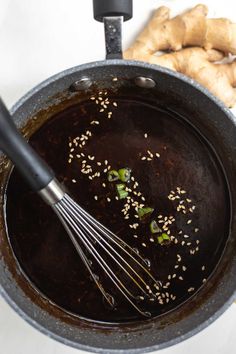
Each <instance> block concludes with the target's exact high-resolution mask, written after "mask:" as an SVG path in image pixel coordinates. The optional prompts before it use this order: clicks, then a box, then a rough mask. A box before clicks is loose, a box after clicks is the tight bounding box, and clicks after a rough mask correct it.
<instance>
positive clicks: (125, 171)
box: [118, 167, 131, 182]
mask: <svg viewBox="0 0 236 354" xmlns="http://www.w3.org/2000/svg"><path fill="white" fill-rule="evenodd" d="M118 174H119V178H120V180H121V181H122V182H129V180H130V176H131V169H130V168H128V167H127V168H121V169H119V170H118Z"/></svg>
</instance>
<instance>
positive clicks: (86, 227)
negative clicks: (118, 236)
mask: <svg viewBox="0 0 236 354" xmlns="http://www.w3.org/2000/svg"><path fill="white" fill-rule="evenodd" d="M65 204H68V203H67V202H66V201H65ZM73 209H74V212H75V215H76V217H77V218H78V219H79V220H80V221H81V222H83V224H82V227H83V229H84V230H85V231H86V232H88V233H92V237H93V238H94V239H95V240H96V242H97V243H98V244H99V245H100V246H101V247H102V248H103V249H104V250H105V252H107V253H108V255H109V256H110V257H111V258H112V259H113V260H114V262H116V264H118V265H119V266H120V267H121V268H122V269H123V271H124V272H125V273H126V274H127V275H128V277H130V278H131V279H132V281H133V282H134V283H135V284H136V285H137V287H138V288H139V289H140V290H141V291H142V292H143V293H144V294H145V295H146V296H149V294H150V290H149V294H148V293H147V289H150V287H149V286H148V284H147V283H146V282H145V281H144V280H143V278H142V277H141V276H140V275H139V274H138V273H137V272H136V271H135V269H134V268H132V267H131V265H130V264H129V263H128V262H127V261H126V260H125V259H124V258H123V257H122V256H121V255H120V254H119V253H118V252H117V251H116V250H115V249H114V247H112V246H111V244H110V243H109V242H108V241H107V240H105V239H104V238H102V237H101V235H100V234H99V233H98V232H97V231H96V229H94V228H93V227H92V226H91V225H90V224H89V223H88V222H87V221H86V220H85V218H84V217H81V215H80V213H79V212H78V211H77V210H75V208H73ZM84 224H85V225H84ZM97 227H98V229H99V231H100V232H102V234H104V232H103V231H102V230H101V228H100V225H98V226H97ZM103 242H104V244H105V245H106V246H107V247H108V248H109V249H110V250H111V251H112V252H114V254H115V256H117V257H118V259H119V260H120V261H121V262H123V263H124V265H126V266H127V267H128V268H129V270H130V271H131V272H132V273H133V274H134V275H135V276H136V277H137V278H138V280H140V281H141V283H142V284H143V285H144V286H145V289H143V287H142V286H141V285H140V284H139V283H138V281H137V280H136V279H135V278H134V277H133V276H132V275H131V274H130V273H129V271H128V270H127V269H126V268H125V267H123V265H122V264H121V263H119V260H118V259H117V258H115V256H114V255H112V254H111V253H110V252H109V251H108V249H107V247H106V246H105V245H104V244H103ZM117 245H118V246H119V247H121V246H120V245H119V244H117ZM122 250H123V249H122ZM126 253H127V252H126ZM128 255H129V254H128ZM129 256H130V255H129ZM140 265H141V264H140ZM152 295H153V294H152Z"/></svg>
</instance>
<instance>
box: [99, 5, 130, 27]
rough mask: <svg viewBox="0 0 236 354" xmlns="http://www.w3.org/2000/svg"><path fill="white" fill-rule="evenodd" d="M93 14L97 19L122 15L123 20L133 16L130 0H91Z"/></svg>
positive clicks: (101, 20)
mask: <svg viewBox="0 0 236 354" xmlns="http://www.w3.org/2000/svg"><path fill="white" fill-rule="evenodd" d="M93 14H94V18H95V20H97V21H100V22H103V19H104V18H105V17H119V16H121V17H123V18H124V21H127V20H129V19H130V18H131V17H132V16H133V1H132V0H93Z"/></svg>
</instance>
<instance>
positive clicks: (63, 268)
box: [5, 92, 230, 323]
mask: <svg viewBox="0 0 236 354" xmlns="http://www.w3.org/2000/svg"><path fill="white" fill-rule="evenodd" d="M99 97H101V99H100V98H99ZM107 97H108V96H106V93H105V92H101V93H100V95H98V96H97V97H95V99H94V97H92V99H89V100H86V101H84V102H82V103H80V104H75V105H73V106H71V107H69V108H66V109H65V110H64V111H62V112H60V113H57V114H55V115H54V116H53V117H51V118H50V119H49V120H48V121H47V122H46V123H45V124H44V125H43V126H42V127H41V128H40V129H38V130H37V131H36V132H35V133H34V134H33V135H32V136H31V138H30V143H31V144H32V145H33V147H34V148H35V149H36V150H37V151H38V152H39V153H40V155H41V156H42V157H43V158H44V159H45V160H46V161H47V162H48V164H49V165H50V166H51V167H52V168H53V169H54V171H55V173H56V176H57V177H58V179H59V180H60V181H61V182H63V183H64V184H65V186H66V187H67V188H68V190H69V191H70V193H71V194H72V195H73V196H74V198H75V199H76V200H77V201H78V203H79V204H80V205H81V206H82V207H84V208H85V209H86V210H87V211H89V212H90V213H91V214H92V215H93V216H95V217H96V218H97V219H98V220H99V221H101V222H102V223H104V225H106V226H107V227H108V228H110V229H111V230H112V231H114V232H115V233H116V234H117V235H118V236H119V237H121V238H123V239H124V240H125V241H126V242H127V243H128V244H130V245H131V246H132V247H135V248H136V249H138V251H139V252H140V254H141V255H142V256H143V257H144V258H146V259H148V260H149V261H150V263H151V270H152V273H153V275H154V276H155V277H156V278H157V279H158V280H160V281H161V282H162V287H161V289H160V290H159V291H158V293H159V294H158V295H157V297H158V301H157V302H156V301H155V302H154V303H151V302H148V303H145V309H147V310H149V311H150V312H151V313H152V315H153V316H159V315H162V314H164V313H166V312H169V311H172V310H174V309H175V308H176V307H178V306H180V305H181V304H183V303H184V302H185V301H187V300H188V299H189V298H190V297H191V296H192V295H193V294H194V293H195V292H196V291H198V290H199V289H200V288H201V287H202V286H204V283H205V282H206V281H207V279H208V278H209V277H210V275H211V274H212V272H213V271H214V269H215V267H216V265H217V263H218V262H219V260H220V257H221V255H222V253H223V250H224V247H225V244H226V241H227V238H228V231H229V217H230V201H229V192H228V187H227V181H226V178H225V175H224V172H223V169H222V166H221V163H220V161H219V159H218V158H217V156H216V153H215V152H214V151H213V149H212V148H211V147H210V145H209V144H208V143H207V141H206V140H205V138H204V137H202V136H201V135H200V133H199V132H198V131H196V130H195V129H194V128H193V126H191V125H190V124H189V123H188V122H187V120H186V119H185V118H183V117H180V116H179V115H178V114H176V113H175V112H171V111H169V110H167V109H163V108H161V107H157V106H155V105H153V104H151V103H150V102H148V101H147V102H145V101H144V100H138V99H134V98H132V97H129V96H120V95H119V96H117V97H116V96H111V97H110V96H109V99H108V101H105V100H106V98H107ZM102 102H106V104H105V107H104V103H103V104H102ZM109 112H111V113H112V114H111V113H109ZM82 135H84V136H86V138H83V139H82V140H76V138H77V137H80V138H81V137H82ZM83 142H85V143H84V144H83ZM79 145H80V146H79ZM72 149H74V150H72ZM81 153H82V154H81ZM89 156H90V158H89ZM93 157H94V158H93ZM83 161H86V163H83ZM106 161H107V162H106ZM87 165H90V166H91V168H92V170H93V172H92V173H88V174H87V173H83V172H82V169H83V167H82V166H87ZM108 166H111V169H115V170H118V169H120V168H124V167H129V168H130V169H131V170H132V173H131V175H132V177H133V178H134V181H131V182H130V184H129V185H128V184H127V187H128V188H130V189H131V191H130V192H129V195H130V196H131V195H132V198H133V199H134V200H138V201H139V203H141V204H143V205H144V207H151V208H153V209H154V211H153V213H152V214H151V215H150V216H149V219H147V220H145V222H143V221H142V222H139V219H137V217H135V215H136V214H137V212H136V211H135V207H132V205H131V208H130V209H129V212H128V215H129V218H125V216H126V215H127V214H126V215H124V213H123V212H121V210H122V209H123V208H124V204H125V203H126V202H125V200H117V198H116V197H117V193H116V184H117V182H114V183H111V182H108V180H107V168H108ZM96 172H98V173H99V175H97V176H95V177H94V178H93V179H89V178H88V177H89V176H91V174H92V175H94V173H96ZM135 182H137V183H138V185H136V187H134V183H135ZM134 192H136V193H137V194H138V193H139V192H140V193H141V196H139V195H135V193H134ZM142 197H143V198H142ZM5 200H6V205H5V207H6V223H7V227H8V236H9V240H10V243H11V246H12V249H13V251H14V254H15V256H16V258H17V260H18V262H19V265H20V267H21V270H22V272H23V273H24V274H25V276H26V277H27V278H28V280H29V281H30V282H31V284H32V286H33V287H35V288H36V289H37V291H39V292H40V293H41V295H42V296H44V297H46V298H48V299H49V300H50V301H51V302H52V303H54V304H55V306H59V307H60V308H62V309H63V310H64V311H66V312H69V313H71V314H73V315H75V316H79V317H83V318H86V319H88V320H92V321H102V322H113V323H114V322H115V323H117V322H127V321H137V320H140V319H142V318H140V317H139V314H138V313H136V311H134V310H133V309H132V308H131V307H130V305H129V304H128V303H127V301H125V300H124V299H123V298H122V297H121V296H120V295H119V294H118V293H117V291H116V290H115V289H114V287H113V285H112V284H111V282H110V281H109V279H107V277H105V276H104V274H103V272H101V271H100V270H99V269H98V268H97V266H96V264H94V262H93V267H94V268H93V269H94V272H95V273H96V274H97V275H98V276H99V277H100V281H101V283H102V284H103V286H104V287H105V288H106V289H107V290H109V293H110V294H111V295H112V296H113V297H114V299H115V301H116V303H117V307H116V309H111V308H110V307H109V306H107V304H106V303H105V302H104V300H103V298H102V296H101V294H100V292H99V291H98V289H97V288H96V286H95V285H94V283H93V282H92V281H91V280H90V279H89V275H88V273H87V271H86V269H85V267H84V265H83V263H82V261H81V260H80V258H79V256H78V254H77V253H76V251H75V249H74V247H73V245H72V243H71V241H70V240H69V238H68V236H67V235H66V233H65V231H64V229H63V227H62V226H61V224H60V223H59V222H58V220H57V217H56V216H55V215H54V213H53V211H52V210H51V209H50V207H48V206H47V205H45V204H44V203H43V202H42V201H41V200H40V198H39V197H38V196H37V195H36V194H34V193H32V192H30V190H29V188H28V186H27V185H26V184H25V183H24V181H23V180H22V179H21V177H20V176H19V174H18V172H17V171H16V170H15V169H13V170H12V173H11V175H10V177H9V181H8V185H7V189H6V198H5ZM131 204H132V203H131ZM170 217H172V218H170ZM152 220H156V221H157V222H158V225H159V227H160V228H161V229H162V233H163V232H164V233H166V232H167V231H170V232H169V233H168V235H169V237H170V238H171V242H167V243H164V244H159V243H158V239H157V236H158V235H157V234H152V233H151V232H150V229H149V224H150V222H151V221H152ZM173 220H174V221H173ZM166 221H168V222H169V223H167V222H166ZM135 223H138V224H139V225H138V227H137V228H135V229H134V228H133V227H131V226H132V225H134V224H135ZM130 225H131V226H130ZM164 225H166V226H165V228H164V229H163V226H164Z"/></svg>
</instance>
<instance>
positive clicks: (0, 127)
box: [0, 98, 54, 191]
mask: <svg viewBox="0 0 236 354" xmlns="http://www.w3.org/2000/svg"><path fill="white" fill-rule="evenodd" d="M0 149H1V150H2V151H3V152H4V153H5V154H6V155H7V156H8V157H9V158H10V160H11V161H12V162H13V163H14V165H15V166H16V167H17V169H18V170H19V171H20V173H21V174H22V175H23V177H24V178H25V179H26V181H27V182H28V183H29V184H30V186H31V188H32V189H33V190H34V191H39V190H41V189H43V188H45V187H46V186H47V185H48V184H49V183H50V182H51V181H52V180H53V179H54V173H53V171H52V170H51V169H50V168H49V166H48V165H47V164H46V163H45V162H44V161H43V160H42V159H41V157H40V156H39V155H38V154H37V153H36V152H35V151H34V150H33V148H32V147H31V146H30V145H29V144H28V143H27V141H26V139H25V138H24V137H23V136H22V135H21V133H20V132H19V131H18V130H17V128H16V126H15V124H14V122H13V120H12V117H11V115H10V112H9V111H8V109H7V107H6V106H5V104H4V103H3V101H2V99H1V98H0Z"/></svg>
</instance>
